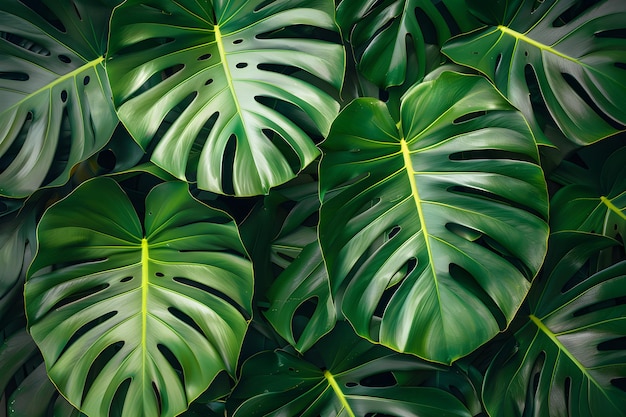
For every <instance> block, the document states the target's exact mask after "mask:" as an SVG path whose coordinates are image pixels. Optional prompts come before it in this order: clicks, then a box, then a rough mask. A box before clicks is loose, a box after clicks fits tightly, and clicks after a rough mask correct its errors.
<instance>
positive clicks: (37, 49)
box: [0, 31, 50, 56]
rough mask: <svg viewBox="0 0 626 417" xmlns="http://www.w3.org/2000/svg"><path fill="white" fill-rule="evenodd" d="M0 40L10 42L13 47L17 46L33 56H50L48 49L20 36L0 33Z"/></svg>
mask: <svg viewBox="0 0 626 417" xmlns="http://www.w3.org/2000/svg"><path fill="white" fill-rule="evenodd" d="M0 39H4V40H6V41H8V42H11V43H12V44H13V45H15V46H18V47H20V48H24V49H26V50H27V51H30V52H33V53H35V54H38V55H42V56H50V51H49V50H48V49H46V48H45V47H43V46H41V45H40V44H38V43H36V42H33V41H32V40H30V39H27V38H24V37H22V36H20V35H16V34H13V33H8V32H3V31H0Z"/></svg>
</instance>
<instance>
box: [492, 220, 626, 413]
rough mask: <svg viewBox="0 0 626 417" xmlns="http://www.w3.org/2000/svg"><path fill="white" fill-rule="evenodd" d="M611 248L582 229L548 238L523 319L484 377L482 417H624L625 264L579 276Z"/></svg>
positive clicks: (625, 358) (602, 240)
mask: <svg viewBox="0 0 626 417" xmlns="http://www.w3.org/2000/svg"><path fill="white" fill-rule="evenodd" d="M616 243H617V242H615V241H614V240H612V239H609V238H607V237H604V236H599V235H591V234H588V233H583V232H558V233H555V234H553V235H552V237H551V241H550V244H551V246H550V247H551V248H556V251H554V252H552V249H551V252H550V254H549V255H548V259H547V267H546V269H545V272H544V277H543V278H544V279H543V284H542V285H540V286H538V287H537V288H538V289H539V291H537V292H536V293H535V294H533V297H531V300H530V305H531V310H530V316H529V320H528V322H527V324H526V325H525V326H524V327H522V328H521V329H520V330H519V331H518V332H517V333H516V334H515V337H514V339H512V340H511V342H510V343H509V344H508V345H507V346H505V347H504V348H503V349H502V350H501V351H500V352H499V353H498V354H497V355H496V357H495V358H494V360H493V362H492V363H491V365H490V367H489V369H488V371H487V374H486V376H485V385H484V390H483V398H484V402H485V406H486V408H487V410H488V412H489V415H491V416H494V417H498V416H503V417H504V416H507V417H508V416H516V415H522V414H524V415H526V414H528V415H535V416H552V415H571V416H603V415H610V416H624V415H626V411H625V410H626V392H624V390H623V388H620V387H623V383H624V380H625V379H624V375H626V350H625V349H624V343H623V341H624V335H625V334H626V306H625V305H624V299H625V297H626V290H625V289H626V261H622V262H620V263H618V264H615V265H613V266H611V267H609V268H606V269H604V270H602V271H600V272H598V273H595V274H593V275H586V276H584V277H583V278H582V279H581V278H580V277H579V275H580V273H579V268H582V267H583V266H584V264H585V262H586V261H587V260H588V259H589V258H590V257H592V256H593V255H594V254H596V253H597V252H598V251H599V250H601V249H605V248H608V247H610V246H612V245H615V244H616ZM555 252H556V253H555ZM557 410H558V414H557V413H556V412H557Z"/></svg>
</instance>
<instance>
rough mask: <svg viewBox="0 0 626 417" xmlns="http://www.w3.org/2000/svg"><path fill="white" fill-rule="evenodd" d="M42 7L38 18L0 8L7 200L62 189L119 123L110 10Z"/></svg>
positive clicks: (24, 10)
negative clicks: (109, 46) (108, 53)
mask: <svg viewBox="0 0 626 417" xmlns="http://www.w3.org/2000/svg"><path fill="white" fill-rule="evenodd" d="M37 3H38V5H36V6H37V7H35V9H37V11H36V10H33V9H31V8H29V7H28V6H26V5H25V2H21V1H18V0H6V1H2V3H1V4H0V34H1V36H0V56H2V59H0V90H1V91H2V100H0V126H1V127H0V195H4V196H11V197H25V196H28V195H29V194H31V193H32V192H33V191H35V190H36V189H37V188H39V187H40V186H46V185H53V186H54V185H60V184H63V183H64V182H66V181H67V179H68V178H69V175H70V171H71V169H72V168H73V166H74V165H75V164H77V163H78V162H80V161H82V160H84V159H86V158H87V157H89V156H90V155H92V154H93V153H94V152H96V151H97V150H98V149H100V148H101V147H102V146H103V145H104V144H105V143H106V142H107V141H108V140H109V137H110V136H111V134H112V133H113V130H114V129H115V126H116V125H117V123H118V119H117V116H116V115H115V110H114V108H113V104H112V102H111V98H110V97H111V90H110V87H109V83H108V80H107V76H106V74H105V70H104V67H103V65H102V62H103V54H104V51H105V48H106V36H107V28H108V20H109V16H110V13H111V8H110V7H106V6H103V5H102V4H101V3H100V2H99V1H74V2H55V1H40V2H37ZM49 8H50V9H53V10H54V11H53V12H52V11H51V10H50V9H49Z"/></svg>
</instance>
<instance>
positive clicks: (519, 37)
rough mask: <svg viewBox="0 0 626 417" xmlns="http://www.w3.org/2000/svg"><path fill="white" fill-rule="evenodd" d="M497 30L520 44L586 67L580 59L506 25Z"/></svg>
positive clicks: (499, 26)
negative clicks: (520, 42)
mask: <svg viewBox="0 0 626 417" xmlns="http://www.w3.org/2000/svg"><path fill="white" fill-rule="evenodd" d="M497 28H498V30H499V31H501V32H502V33H504V34H506V35H509V36H512V37H514V38H515V40H516V42H518V41H522V42H525V43H527V44H529V45H531V46H534V47H535V48H538V49H540V50H542V51H546V52H549V53H551V54H554V55H556V56H558V57H560V58H563V59H566V60H568V61H571V62H574V63H576V64H578V65H583V66H586V65H585V64H583V63H582V62H581V61H579V60H578V59H576V58H574V57H571V56H569V55H566V54H564V53H562V52H560V51H558V50H556V49H554V48H553V47H551V46H548V45H545V44H543V43H541V42H537V41H536V40H534V39H532V38H529V37H528V36H526V35H525V34H522V33H519V32H517V31H515V30H513V29H511V28H509V27H507V26H504V25H498V27H497Z"/></svg>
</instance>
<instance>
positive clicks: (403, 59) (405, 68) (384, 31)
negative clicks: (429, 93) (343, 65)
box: [337, 0, 478, 88]
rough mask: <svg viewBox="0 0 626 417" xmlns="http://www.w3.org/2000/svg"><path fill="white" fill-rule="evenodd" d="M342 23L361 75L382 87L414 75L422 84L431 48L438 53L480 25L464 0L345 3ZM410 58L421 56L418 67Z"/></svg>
mask: <svg viewBox="0 0 626 417" xmlns="http://www.w3.org/2000/svg"><path fill="white" fill-rule="evenodd" d="M337 21H338V22H339V24H340V25H341V28H342V30H343V31H344V33H345V37H346V38H347V39H349V40H350V42H351V43H352V45H353V47H354V49H355V55H356V57H357V60H358V69H359V71H360V72H361V73H363V75H365V77H367V78H368V79H369V80H370V81H372V82H373V83H374V84H376V85H378V86H379V87H381V88H388V87H391V86H395V85H400V84H403V83H404V82H405V80H406V78H407V73H409V74H410V73H411V72H416V77H417V79H421V78H422V77H423V76H424V74H425V73H426V66H427V65H426V64H427V60H428V53H427V48H428V47H429V46H430V47H432V46H436V47H437V49H438V47H439V46H440V45H443V43H444V42H445V41H446V40H448V39H449V38H450V36H452V35H453V34H456V33H453V32H456V31H458V30H462V31H468V30H470V29H473V28H475V27H477V26H476V25H477V24H478V22H477V21H475V20H474V19H473V17H472V15H471V14H470V13H469V11H468V10H467V7H466V6H465V2H464V1H458V0H445V1H438V2H436V1H432V0H384V1H375V0H356V1H355V0H343V1H342V2H340V3H339V5H338V6H337ZM410 53H414V54H416V57H417V65H416V68H414V67H413V66H412V65H411V64H410V59H409V54H410Z"/></svg>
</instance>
